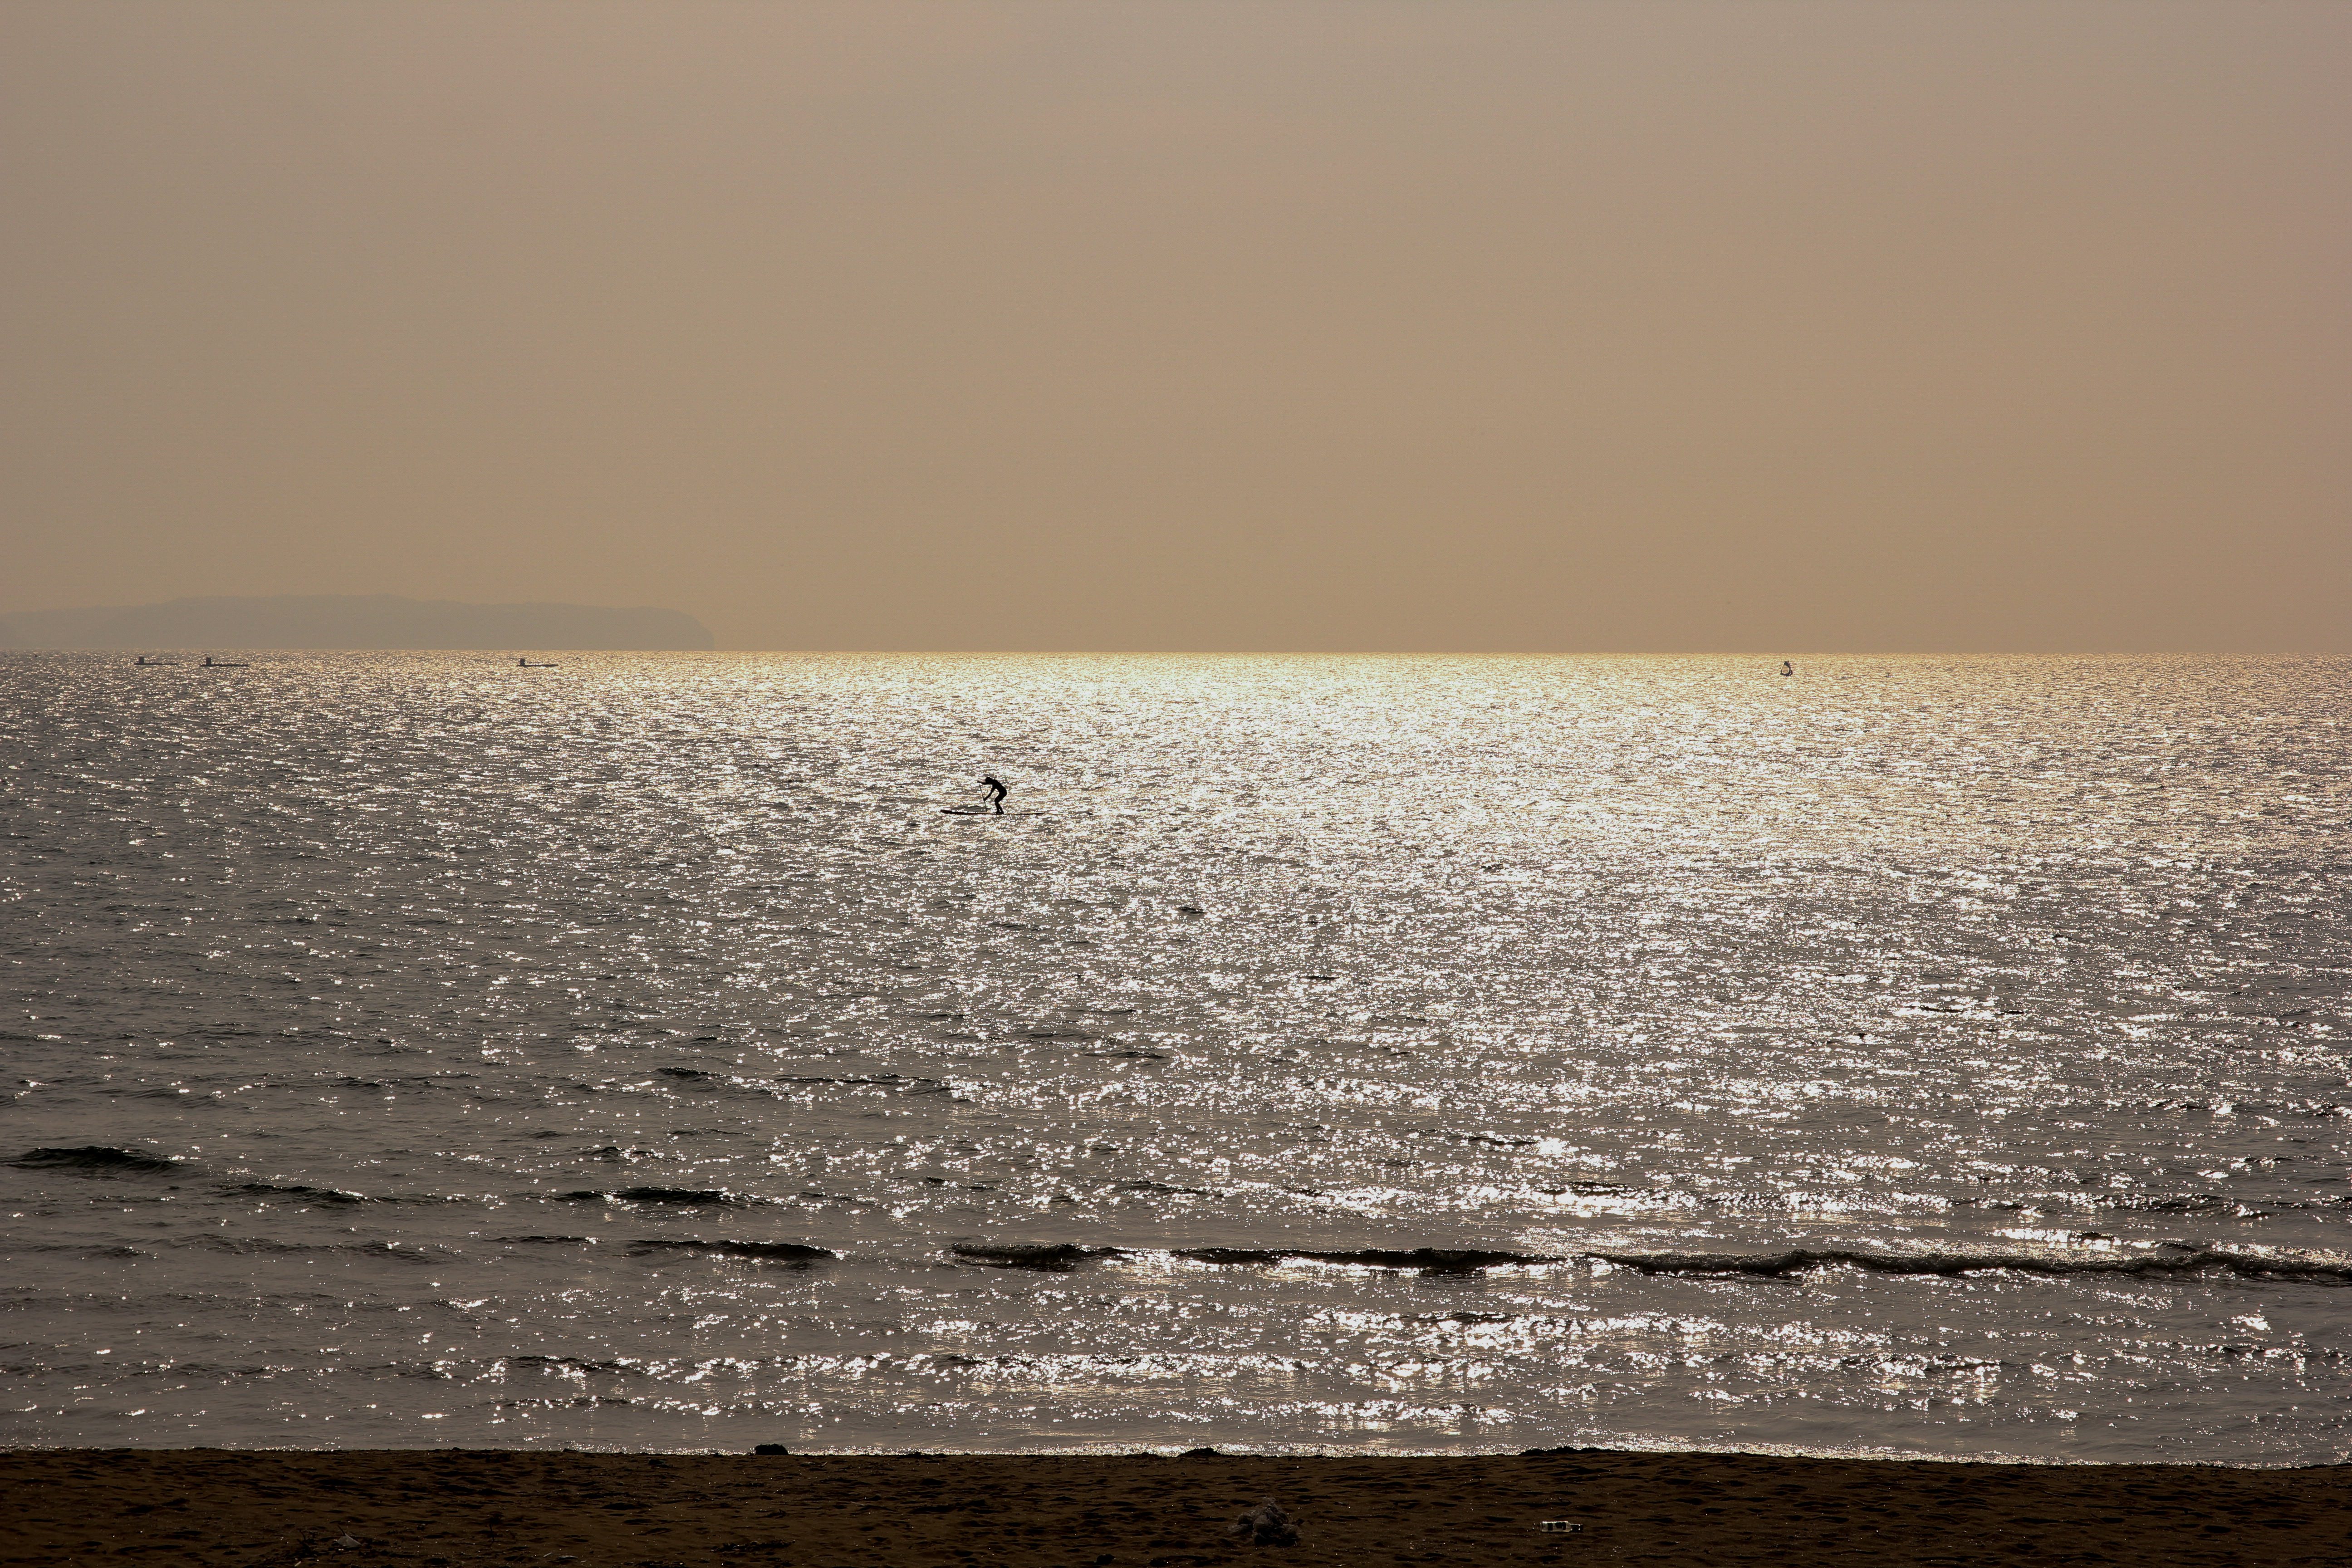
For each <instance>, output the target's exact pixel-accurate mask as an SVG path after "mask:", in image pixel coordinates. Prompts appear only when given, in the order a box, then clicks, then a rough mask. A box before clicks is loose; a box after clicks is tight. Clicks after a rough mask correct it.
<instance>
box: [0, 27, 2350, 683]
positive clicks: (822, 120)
mask: <svg viewBox="0 0 2352 1568" xmlns="http://www.w3.org/2000/svg"><path fill="white" fill-rule="evenodd" d="M374 592H389V593H398V594H411V595H419V596H426V597H449V598H462V599H477V600H514V599H556V600H578V601H584V602H591V603H612V604H643V603H650V604H658V605H670V606H675V607H677V608H680V609H684V610H688V611H690V612H692V613H694V614H696V615H698V616H701V617H702V618H703V619H704V620H705V621H706V622H707V623H708V624H709V626H711V628H712V629H713V630H714V631H715V632H716V633H717V634H718V636H719V640H720V643H721V645H722V646H727V647H812V648H813V647H841V648H858V647H863V648H925V647H929V648H1104V649H1108V648H1202V649H1211V648H1216V649H1227V648H1243V649H1290V648H1332V649H1486V648H1493V649H1570V650H1578V649H1596V650H1599V649H1606V650H1670V649H1748V650H1763V651H1773V652H1779V651H1797V650H1812V649H1831V648H1837V649H1906V648H1913V649H2010V648H2014V649H2116V650H2136V649H2163V648H2211V649H2223V648H2249V649H2331V650H2352V4H2346V3H2344V0H2321V3H2316V4H2294V3H2282V0H2268V3H2256V0H2230V3H2227V4H2210V5H2170V4H2163V3H2160V0H2117V3H2114V4H2069V3H2065V0H2029V3H2026V4H2017V5H2009V4H2000V3H1996V0H1959V3H1954V4H1901V3H1898V0H1862V3H1858V4H1823V3H1813V0H1771V3H1768V0H1756V3H1752V4H1735V3H1732V0H1706V3H1704V4H1689V5H1685V4H1676V3H1674V0H1637V3H1631V4H1573V3H1566V0H1559V3H1551V4H1540V3H1534V0H1515V3H1511V4H1473V3H1465V0H1443V3H1441V0H1420V3H1415V4H1382V3H1380V0H1342V3H1338V4H1321V3H1307V0H1259V3H1251V4H1215V3H1209V0H1178V3H1173V4H1121V3H1105V0H1085V3H1082V4H1071V5H1003V4H955V3H952V0H925V3H923V4H919V5H891V4H883V3H877V0H857V3H856V4H846V5H786V4H779V5H756V4H743V3H732V4H696V3H692V0H658V3H655V0H646V3H643V4H635V3H633V4H596V3H593V0H560V3H554V0H551V3H545V4H491V3H485V0H461V3H458V4H451V5H441V4H425V3H418V0H401V3H397V4H371V5H362V4H334V3H326V0H301V3H299V4H285V5H249V4H205V5H194V4H184V3H178V0H137V3H134V4H120V5H119V4H109V3H102V0H67V3H62V4H47V3H28V0H5V3H0V611H6V610H20V609H33V608H44V607H53V606H60V605H82V604H110V603H130V602H137V601H142V600H146V599H155V598H166V597H172V596H175V595H184V594H254V593H374Z"/></svg>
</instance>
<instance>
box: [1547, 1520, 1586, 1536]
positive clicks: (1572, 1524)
mask: <svg viewBox="0 0 2352 1568" xmlns="http://www.w3.org/2000/svg"><path fill="white" fill-rule="evenodd" d="M1536 1528H1537V1529H1538V1530H1540V1531H1543V1532H1544V1533H1545V1534H1546V1535H1574V1534H1575V1533H1576V1532H1577V1531H1580V1530H1582V1529H1583V1528H1584V1526H1582V1525H1580V1524H1579V1523H1577V1522H1576V1521H1574V1520H1572V1519H1546V1520H1538V1521H1537V1523H1536Z"/></svg>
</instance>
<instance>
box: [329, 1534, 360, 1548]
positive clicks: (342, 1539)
mask: <svg viewBox="0 0 2352 1568" xmlns="http://www.w3.org/2000/svg"><path fill="white" fill-rule="evenodd" d="M359 1549H360V1538H359V1537H358V1536H356V1535H353V1534H352V1532H351V1531H344V1532H343V1533H342V1534H341V1535H338V1536H337V1537H335V1550H336V1551H338V1552H357V1551H358V1550H359Z"/></svg>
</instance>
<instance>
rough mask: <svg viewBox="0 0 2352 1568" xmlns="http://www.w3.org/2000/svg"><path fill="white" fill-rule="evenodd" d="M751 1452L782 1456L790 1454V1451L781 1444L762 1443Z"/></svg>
mask: <svg viewBox="0 0 2352 1568" xmlns="http://www.w3.org/2000/svg"><path fill="white" fill-rule="evenodd" d="M751 1452H753V1453H754V1454H773V1455H777V1456H782V1455H785V1454H789V1453H791V1452H792V1450H791V1449H790V1448H787V1447H784V1446H783V1445H782V1443H762V1444H761V1445H760V1446H759V1447H756V1448H754V1449H752V1450H751Z"/></svg>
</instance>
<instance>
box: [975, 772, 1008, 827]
mask: <svg viewBox="0 0 2352 1568" xmlns="http://www.w3.org/2000/svg"><path fill="white" fill-rule="evenodd" d="M980 787H981V790H982V793H983V794H985V795H987V796H988V804H989V805H992V806H994V807H995V808H996V815H997V816H1003V815H1004V797H1005V795H1007V794H1009V793H1010V792H1009V791H1008V790H1006V789H1005V787H1004V784H1003V782H1002V781H1001V780H999V779H998V778H997V776H996V775H995V774H994V773H983V774H982V775H981V780H980Z"/></svg>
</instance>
